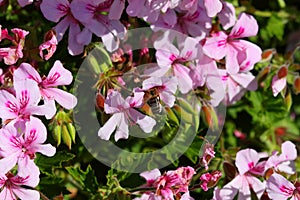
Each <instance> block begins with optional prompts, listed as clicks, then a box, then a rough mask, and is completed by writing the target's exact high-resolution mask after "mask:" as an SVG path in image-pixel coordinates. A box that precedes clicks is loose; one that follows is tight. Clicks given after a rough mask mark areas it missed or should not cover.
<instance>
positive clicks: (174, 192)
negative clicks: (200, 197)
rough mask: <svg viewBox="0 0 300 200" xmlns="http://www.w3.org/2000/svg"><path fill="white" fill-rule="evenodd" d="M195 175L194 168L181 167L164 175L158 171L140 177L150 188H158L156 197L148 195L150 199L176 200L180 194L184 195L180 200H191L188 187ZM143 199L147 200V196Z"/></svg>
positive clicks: (148, 172) (142, 174)
mask: <svg viewBox="0 0 300 200" xmlns="http://www.w3.org/2000/svg"><path fill="white" fill-rule="evenodd" d="M195 173H196V172H195V170H194V168H192V167H180V168H178V169H176V170H175V171H168V172H166V173H165V174H163V175H161V174H160V171H159V170H158V169H154V170H151V171H147V172H143V173H141V174H140V175H141V176H142V177H144V178H145V179H146V180H147V186H148V187H154V188H156V192H155V195H153V194H148V195H147V197H148V199H151V198H153V199H160V198H159V197H162V199H168V200H174V196H177V197H178V196H181V194H180V193H184V194H183V195H182V196H181V198H180V199H182V200H191V199H193V198H192V197H190V195H189V190H188V187H189V184H190V181H191V179H192V177H193V175H194V174H195ZM154 197H155V198H154ZM143 198H145V199H147V198H146V195H144V197H143Z"/></svg>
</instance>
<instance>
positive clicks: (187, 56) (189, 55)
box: [185, 51, 193, 58]
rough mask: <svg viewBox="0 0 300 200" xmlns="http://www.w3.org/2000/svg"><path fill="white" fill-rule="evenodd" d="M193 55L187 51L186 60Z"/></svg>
mask: <svg viewBox="0 0 300 200" xmlns="http://www.w3.org/2000/svg"><path fill="white" fill-rule="evenodd" d="M192 54H193V52H192V51H187V52H186V54H185V58H189V57H191V55H192Z"/></svg>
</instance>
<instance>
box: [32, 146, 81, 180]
mask: <svg viewBox="0 0 300 200" xmlns="http://www.w3.org/2000/svg"><path fill="white" fill-rule="evenodd" d="M74 157H75V155H74V154H71V153H68V152H64V151H59V152H57V153H56V154H55V155H54V156H53V157H46V156H43V155H40V154H37V158H36V159H35V163H36V165H37V166H38V167H39V169H40V170H41V172H42V173H44V174H47V175H53V171H54V169H55V168H62V163H63V162H67V161H69V160H72V159H73V158H74Z"/></svg>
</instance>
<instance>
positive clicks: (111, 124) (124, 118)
mask: <svg viewBox="0 0 300 200" xmlns="http://www.w3.org/2000/svg"><path fill="white" fill-rule="evenodd" d="M143 96H144V92H135V93H134V97H127V98H126V99H124V98H123V97H122V96H121V94H120V93H119V92H117V91H112V92H111V93H109V94H108V96H107V98H106V100H105V103H104V111H105V113H107V114H112V116H111V117H110V118H109V120H108V121H107V122H106V123H105V124H104V125H103V126H102V127H101V128H100V129H99V131H98V136H99V137H100V138H101V139H103V140H109V138H110V136H111V134H112V133H113V131H114V130H115V129H116V133H115V141H118V140H119V139H121V138H123V139H127V138H128V135H129V129H128V125H129V124H130V122H131V121H133V122H134V123H136V124H138V125H139V126H140V128H141V129H142V130H143V131H144V132H146V133H150V132H151V131H152V129H153V127H154V126H155V124H156V122H155V120H154V119H152V118H151V117H149V116H146V115H144V114H142V113H141V112H139V111H137V110H136V109H135V108H137V107H140V106H142V104H143Z"/></svg>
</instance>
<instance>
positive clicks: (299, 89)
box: [293, 76, 300, 94]
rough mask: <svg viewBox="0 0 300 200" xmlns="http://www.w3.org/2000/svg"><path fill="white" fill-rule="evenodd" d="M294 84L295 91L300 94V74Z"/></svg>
mask: <svg viewBox="0 0 300 200" xmlns="http://www.w3.org/2000/svg"><path fill="white" fill-rule="evenodd" d="M293 86H294V89H295V93H296V94H299V93H300V77H299V76H298V77H297V78H295V80H294V85H293Z"/></svg>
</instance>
